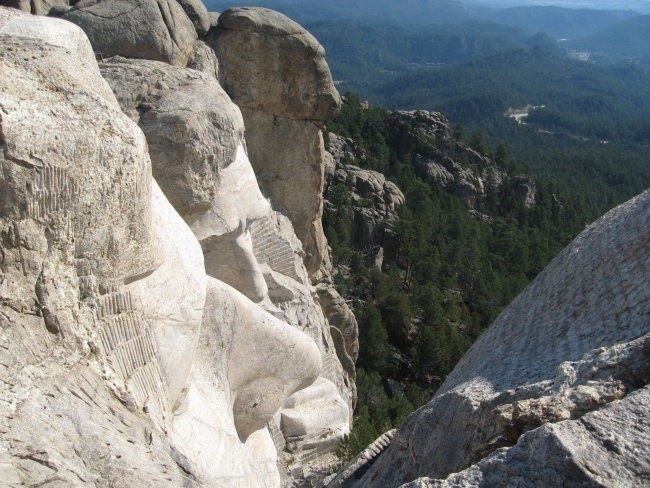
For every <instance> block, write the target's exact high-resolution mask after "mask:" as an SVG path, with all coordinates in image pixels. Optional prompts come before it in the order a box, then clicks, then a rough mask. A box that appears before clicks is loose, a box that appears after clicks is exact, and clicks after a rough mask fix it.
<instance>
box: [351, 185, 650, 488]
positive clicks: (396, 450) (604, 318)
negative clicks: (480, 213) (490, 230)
mask: <svg viewBox="0 0 650 488" xmlns="http://www.w3.org/2000/svg"><path fill="white" fill-rule="evenodd" d="M649 224H650V190H646V191H645V192H644V193H643V194H641V195H639V196H638V197H636V198H634V199H632V200H630V201H629V202H627V203H625V204H623V205H621V206H619V207H617V208H615V209H614V210H612V211H610V212H609V213H607V214H606V215H605V216H604V217H603V218H601V219H600V220H598V221H597V222H595V223H594V224H592V225H591V226H589V227H588V228H587V229H586V230H585V231H584V232H583V233H582V234H580V236H578V237H577V238H576V239H575V240H574V241H573V242H572V243H571V244H570V245H569V246H568V247H567V248H566V249H565V250H564V251H563V252H562V253H561V254H560V255H559V256H557V257H556V258H555V259H554V260H553V261H552V262H551V263H550V264H549V265H548V266H547V268H546V269H545V270H544V271H543V272H542V273H540V275H539V276H538V277H537V278H536V279H535V280H534V281H533V282H532V283H531V284H530V285H529V286H528V287H527V288H526V289H525V290H524V291H523V292H522V293H521V294H520V295H519V296H518V297H517V298H516V299H515V300H514V301H513V303H512V304H511V305H510V306H509V307H508V308H507V309H506V310H505V311H504V312H503V313H502V314H501V315H500V316H499V317H498V318H497V320H496V321H495V322H494V323H493V324H492V326H491V327H490V329H488V331H487V332H486V333H485V334H484V335H483V336H481V337H480V338H479V340H478V341H477V342H476V343H475V344H474V345H473V346H472V348H471V349H470V350H469V351H468V352H467V354H466V355H465V356H464V357H463V359H462V360H461V361H460V363H459V364H458V365H457V366H456V368H455V369H454V371H453V372H452V373H451V374H450V375H449V377H448V378H447V380H446V381H445V383H444V384H443V385H442V386H441V388H440V390H439V391H438V392H437V393H436V395H435V396H434V398H433V399H432V400H431V402H429V403H428V404H427V405H426V406H424V407H422V408H421V409H419V410H418V411H416V412H415V413H413V414H412V415H411V416H410V417H409V418H408V419H407V420H406V421H405V422H404V424H403V425H402V426H401V427H400V428H399V430H398V431H397V433H396V434H395V437H394V438H393V440H392V442H391V444H390V447H389V448H388V449H387V450H386V451H385V452H384V453H383V454H382V455H381V456H380V457H379V458H378V460H377V461H376V462H375V463H374V464H373V465H372V466H371V467H370V468H369V470H368V471H367V472H366V473H365V474H364V475H362V476H361V475H360V473H357V474H356V475H355V474H351V475H350V476H349V477H348V478H347V480H345V483H347V484H344V485H343V486H364V487H371V486H381V487H394V486H401V485H403V484H405V483H410V484H407V485H404V486H409V487H418V486H421V487H430V486H431V487H433V486H435V487H443V486H468V487H472V486H477V487H478V486H511V485H512V483H513V480H515V479H516V480H518V481H517V483H520V484H521V485H522V486H524V485H525V486H535V487H537V486H539V487H541V486H643V485H645V484H647V483H648V481H649V480H650V477H649V473H650V470H649V469H648V467H649V466H650V461H649V460H650V451H649V449H648V446H649V445H650V444H649V443H648V440H649V438H648V432H650V423H649V422H648V419H649V418H650V417H649V415H648V403H647V399H648V394H649V393H648V392H649V390H648V383H649V381H650V359H649V358H650V322H649V321H648V317H649V315H648V314H649V312H650V311H649V310H648V304H649V303H650V294H649V293H650V286H649V285H650V283H649V278H648V277H650V252H649V251H650V248H649V247H648V243H650V233H649V232H650V225H649ZM358 478H360V479H358Z"/></svg>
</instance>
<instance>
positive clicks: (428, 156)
mask: <svg viewBox="0 0 650 488" xmlns="http://www.w3.org/2000/svg"><path fill="white" fill-rule="evenodd" d="M386 130H387V132H388V140H389V142H390V144H391V146H392V147H394V148H396V150H397V152H398V153H400V154H401V155H402V156H404V155H409V156H410V159H411V162H412V164H413V165H415V167H416V168H418V170H419V172H420V173H421V174H423V175H428V176H430V177H431V178H433V179H434V180H435V181H439V182H440V183H441V184H442V185H443V186H444V187H445V188H446V189H448V190H450V191H451V192H452V193H453V194H455V195H457V196H458V197H460V198H461V199H462V200H463V201H465V203H466V204H467V205H468V207H469V208H470V209H475V208H476V207H478V206H479V204H480V203H481V202H482V201H483V200H484V199H485V198H486V196H487V192H488V191H489V189H490V188H492V189H498V188H499V187H500V186H501V185H502V184H504V183H506V182H507V184H510V185H511V186H512V187H513V189H514V191H515V193H516V194H517V195H518V196H519V197H520V198H521V199H522V200H523V202H524V204H525V205H526V206H527V207H530V206H533V205H534V204H535V182H534V181H533V180H532V178H530V177H528V176H525V175H509V174H508V173H507V172H506V171H505V170H504V169H503V167H501V166H500V165H498V164H497V163H496V162H495V161H494V160H493V159H491V158H490V157H488V156H486V155H485V154H481V153H480V152H478V151H476V150H475V149H473V148H472V147H470V146H469V145H467V144H466V143H464V142H462V141H460V140H456V139H455V138H454V137H452V134H451V129H450V126H449V122H448V121H447V119H446V118H445V116H444V115H442V114H441V113H438V112H428V111H425V110H413V111H400V110H398V111H395V112H392V113H390V114H389V116H388V118H387V119H386Z"/></svg>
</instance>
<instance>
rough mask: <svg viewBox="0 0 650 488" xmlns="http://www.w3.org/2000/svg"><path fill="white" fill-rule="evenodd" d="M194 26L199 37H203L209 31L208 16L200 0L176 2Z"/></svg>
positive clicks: (180, 0) (178, 0) (179, 0)
mask: <svg viewBox="0 0 650 488" xmlns="http://www.w3.org/2000/svg"><path fill="white" fill-rule="evenodd" d="M176 1H177V2H178V3H179V4H180V6H181V7H183V10H184V11H185V13H186V14H187V16H188V17H189V18H190V20H191V21H192V24H194V28H195V29H196V32H197V34H198V35H199V37H203V36H204V35H206V34H207V33H208V31H209V30H210V15H209V14H208V9H206V8H205V5H203V2H202V1H201V0H176Z"/></svg>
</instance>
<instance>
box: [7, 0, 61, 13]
mask: <svg viewBox="0 0 650 488" xmlns="http://www.w3.org/2000/svg"><path fill="white" fill-rule="evenodd" d="M68 4H69V0H2V1H0V5H2V6H5V7H12V8H15V9H18V10H22V11H23V12H27V13H32V14H34V15H47V14H48V13H49V12H50V10H51V9H52V7H61V6H67V5H68Z"/></svg>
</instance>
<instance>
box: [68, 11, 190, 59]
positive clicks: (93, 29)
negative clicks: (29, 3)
mask: <svg viewBox="0 0 650 488" xmlns="http://www.w3.org/2000/svg"><path fill="white" fill-rule="evenodd" d="M63 18H64V19H66V20H69V21H70V22H73V23H75V24H77V25H79V26H80V27H81V28H82V29H83V30H84V32H86V34H87V35H88V38H89V39H90V42H91V44H92V46H93V49H94V50H95V52H96V53H97V54H98V55H99V56H102V57H110V56H116V55H118V56H124V57H127V58H141V59H151V60H157V61H164V62H166V63H170V64H174V65H178V66H185V64H186V63H187V59H188V57H189V55H190V53H191V52H192V46H193V45H194V42H195V41H196V40H197V33H196V30H195V29H194V25H193V24H192V21H191V20H190V19H189V18H188V16H187V14H186V13H185V11H184V10H183V8H182V7H181V6H180V5H179V3H178V2H177V1H176V0H133V1H130V0H128V1H127V0H88V1H82V2H79V3H77V4H76V5H75V6H74V9H73V10H70V11H69V12H67V13H66V14H64V15H63Z"/></svg>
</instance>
